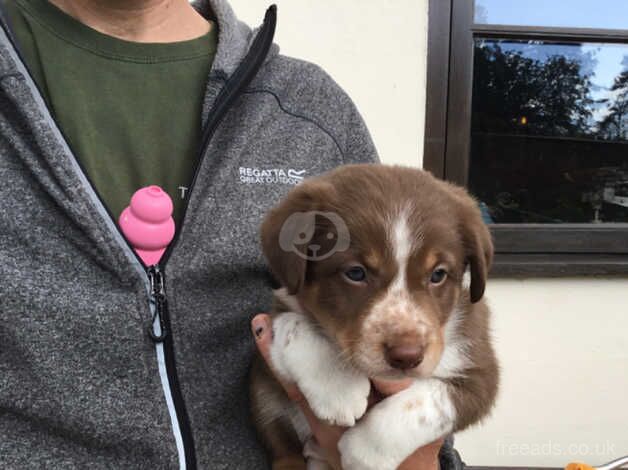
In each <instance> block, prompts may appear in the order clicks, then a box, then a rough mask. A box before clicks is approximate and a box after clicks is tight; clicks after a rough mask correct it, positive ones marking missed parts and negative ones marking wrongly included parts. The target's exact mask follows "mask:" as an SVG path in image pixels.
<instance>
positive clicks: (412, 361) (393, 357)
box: [386, 344, 423, 370]
mask: <svg viewBox="0 0 628 470" xmlns="http://www.w3.org/2000/svg"><path fill="white" fill-rule="evenodd" d="M386 362H388V364H390V365H391V366H392V367H394V368H395V369H401V370H407V369H414V368H415V367H416V366H418V365H419V364H421V362H423V347H421V346H418V345H410V344H399V345H390V346H389V345H386Z"/></svg>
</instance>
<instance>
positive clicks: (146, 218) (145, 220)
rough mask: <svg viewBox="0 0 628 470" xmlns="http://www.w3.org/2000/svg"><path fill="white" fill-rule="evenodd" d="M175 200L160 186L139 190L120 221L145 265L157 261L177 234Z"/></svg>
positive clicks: (125, 233) (123, 230) (126, 235)
mask: <svg viewBox="0 0 628 470" xmlns="http://www.w3.org/2000/svg"><path fill="white" fill-rule="evenodd" d="M172 208H173V206H172V200H171V199H170V196H168V194H167V193H166V192H165V191H164V190H163V189H161V188H160V187H159V186H155V185H152V186H147V187H145V188H142V189H138V190H137V191H135V194H133V197H132V198H131V204H130V205H129V206H128V207H127V208H126V209H124V210H123V211H122V214H120V219H119V220H118V223H119V224H120V228H121V229H122V233H124V236H125V237H126V238H127V240H129V243H130V244H131V245H132V246H133V248H134V249H135V252H136V253H137V254H138V256H139V257H140V258H142V261H144V264H146V266H152V265H154V264H157V263H158V262H159V260H160V259H161V256H162V255H163V254H164V251H166V248H167V247H168V244H169V243H170V242H171V241H172V238H173V237H174V220H173V219H172Z"/></svg>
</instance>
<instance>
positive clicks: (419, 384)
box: [338, 379, 456, 470]
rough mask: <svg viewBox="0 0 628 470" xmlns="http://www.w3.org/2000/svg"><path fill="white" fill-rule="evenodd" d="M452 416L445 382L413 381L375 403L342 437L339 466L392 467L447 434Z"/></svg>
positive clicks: (383, 469) (372, 469) (359, 469)
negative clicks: (399, 390)
mask: <svg viewBox="0 0 628 470" xmlns="http://www.w3.org/2000/svg"><path fill="white" fill-rule="evenodd" d="M455 419H456V411H455V408H454V406H453V403H452V401H451V397H450V395H449V391H448V390H447V385H446V384H444V383H443V382H441V381H440V380H437V379H420V380H417V381H416V382H415V383H414V384H413V385H412V386H410V387H409V388H408V389H406V390H403V391H401V392H399V393H397V394H395V395H392V396H390V397H388V398H386V399H385V400H384V401H382V402H381V403H379V404H377V405H376V406H375V407H373V408H372V409H371V410H369V412H368V414H366V416H365V417H364V419H363V420H362V421H360V422H359V423H358V424H357V425H356V426H355V427H353V428H351V429H349V430H348V431H347V432H346V433H345V434H344V435H343V436H342V438H341V439H340V442H339V444H338V448H339V450H340V453H341V455H342V468H343V469H344V470H395V469H396V468H397V467H398V466H399V465H400V464H401V463H402V462H403V461H404V460H405V459H406V458H407V457H408V456H409V455H410V454H412V453H413V452H414V451H415V450H416V449H418V448H419V447H422V446H424V445H426V444H429V443H431V442H433V441H435V440H436V439H438V438H440V437H442V436H444V435H446V434H448V433H450V432H451V431H452V429H453V425H454V421H455Z"/></svg>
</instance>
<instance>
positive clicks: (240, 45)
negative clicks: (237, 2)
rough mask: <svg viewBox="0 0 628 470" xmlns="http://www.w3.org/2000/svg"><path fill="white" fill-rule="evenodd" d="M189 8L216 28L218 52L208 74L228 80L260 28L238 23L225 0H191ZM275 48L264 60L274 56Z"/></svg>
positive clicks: (273, 47) (272, 47)
mask: <svg viewBox="0 0 628 470" xmlns="http://www.w3.org/2000/svg"><path fill="white" fill-rule="evenodd" d="M192 6H193V7H194V8H195V9H196V10H197V11H198V12H199V13H200V14H201V15H203V16H204V17H205V18H207V19H212V20H214V21H215V22H216V23H217V24H218V49H217V51H216V56H215V57H214V63H213V65H212V70H213V71H214V72H215V73H216V74H220V75H224V76H227V77H228V76H231V74H233V72H234V71H235V70H236V68H237V67H238V65H239V64H240V62H242V60H243V59H244V57H245V56H246V54H247V52H248V51H249V49H250V47H251V43H252V42H253V40H254V39H255V36H256V35H257V33H258V32H259V30H260V28H261V27H257V28H255V29H251V28H250V27H249V26H248V25H247V24H245V23H244V22H242V21H240V20H238V18H237V17H236V15H235V13H234V12H233V9H232V8H231V5H229V3H228V2H227V1H226V0H195V1H193V2H192ZM278 53H279V47H278V46H277V45H276V44H273V45H272V46H271V48H270V50H269V51H268V55H267V56H266V60H269V59H270V58H272V57H274V56H276V55H277V54H278Z"/></svg>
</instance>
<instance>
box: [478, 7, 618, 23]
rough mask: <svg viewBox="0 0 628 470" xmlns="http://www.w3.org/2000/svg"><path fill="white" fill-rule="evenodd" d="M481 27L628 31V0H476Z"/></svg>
mask: <svg viewBox="0 0 628 470" xmlns="http://www.w3.org/2000/svg"><path fill="white" fill-rule="evenodd" d="M474 10H475V11H474V21H475V23H479V24H503V25H519V26H553V27H559V28H560V27H563V28H566V27H571V28H599V29H628V2H627V1H626V0H595V1H593V0H569V1H566V0H562V1H560V0H527V1H525V2H522V1H521V0H475V8H474Z"/></svg>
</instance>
